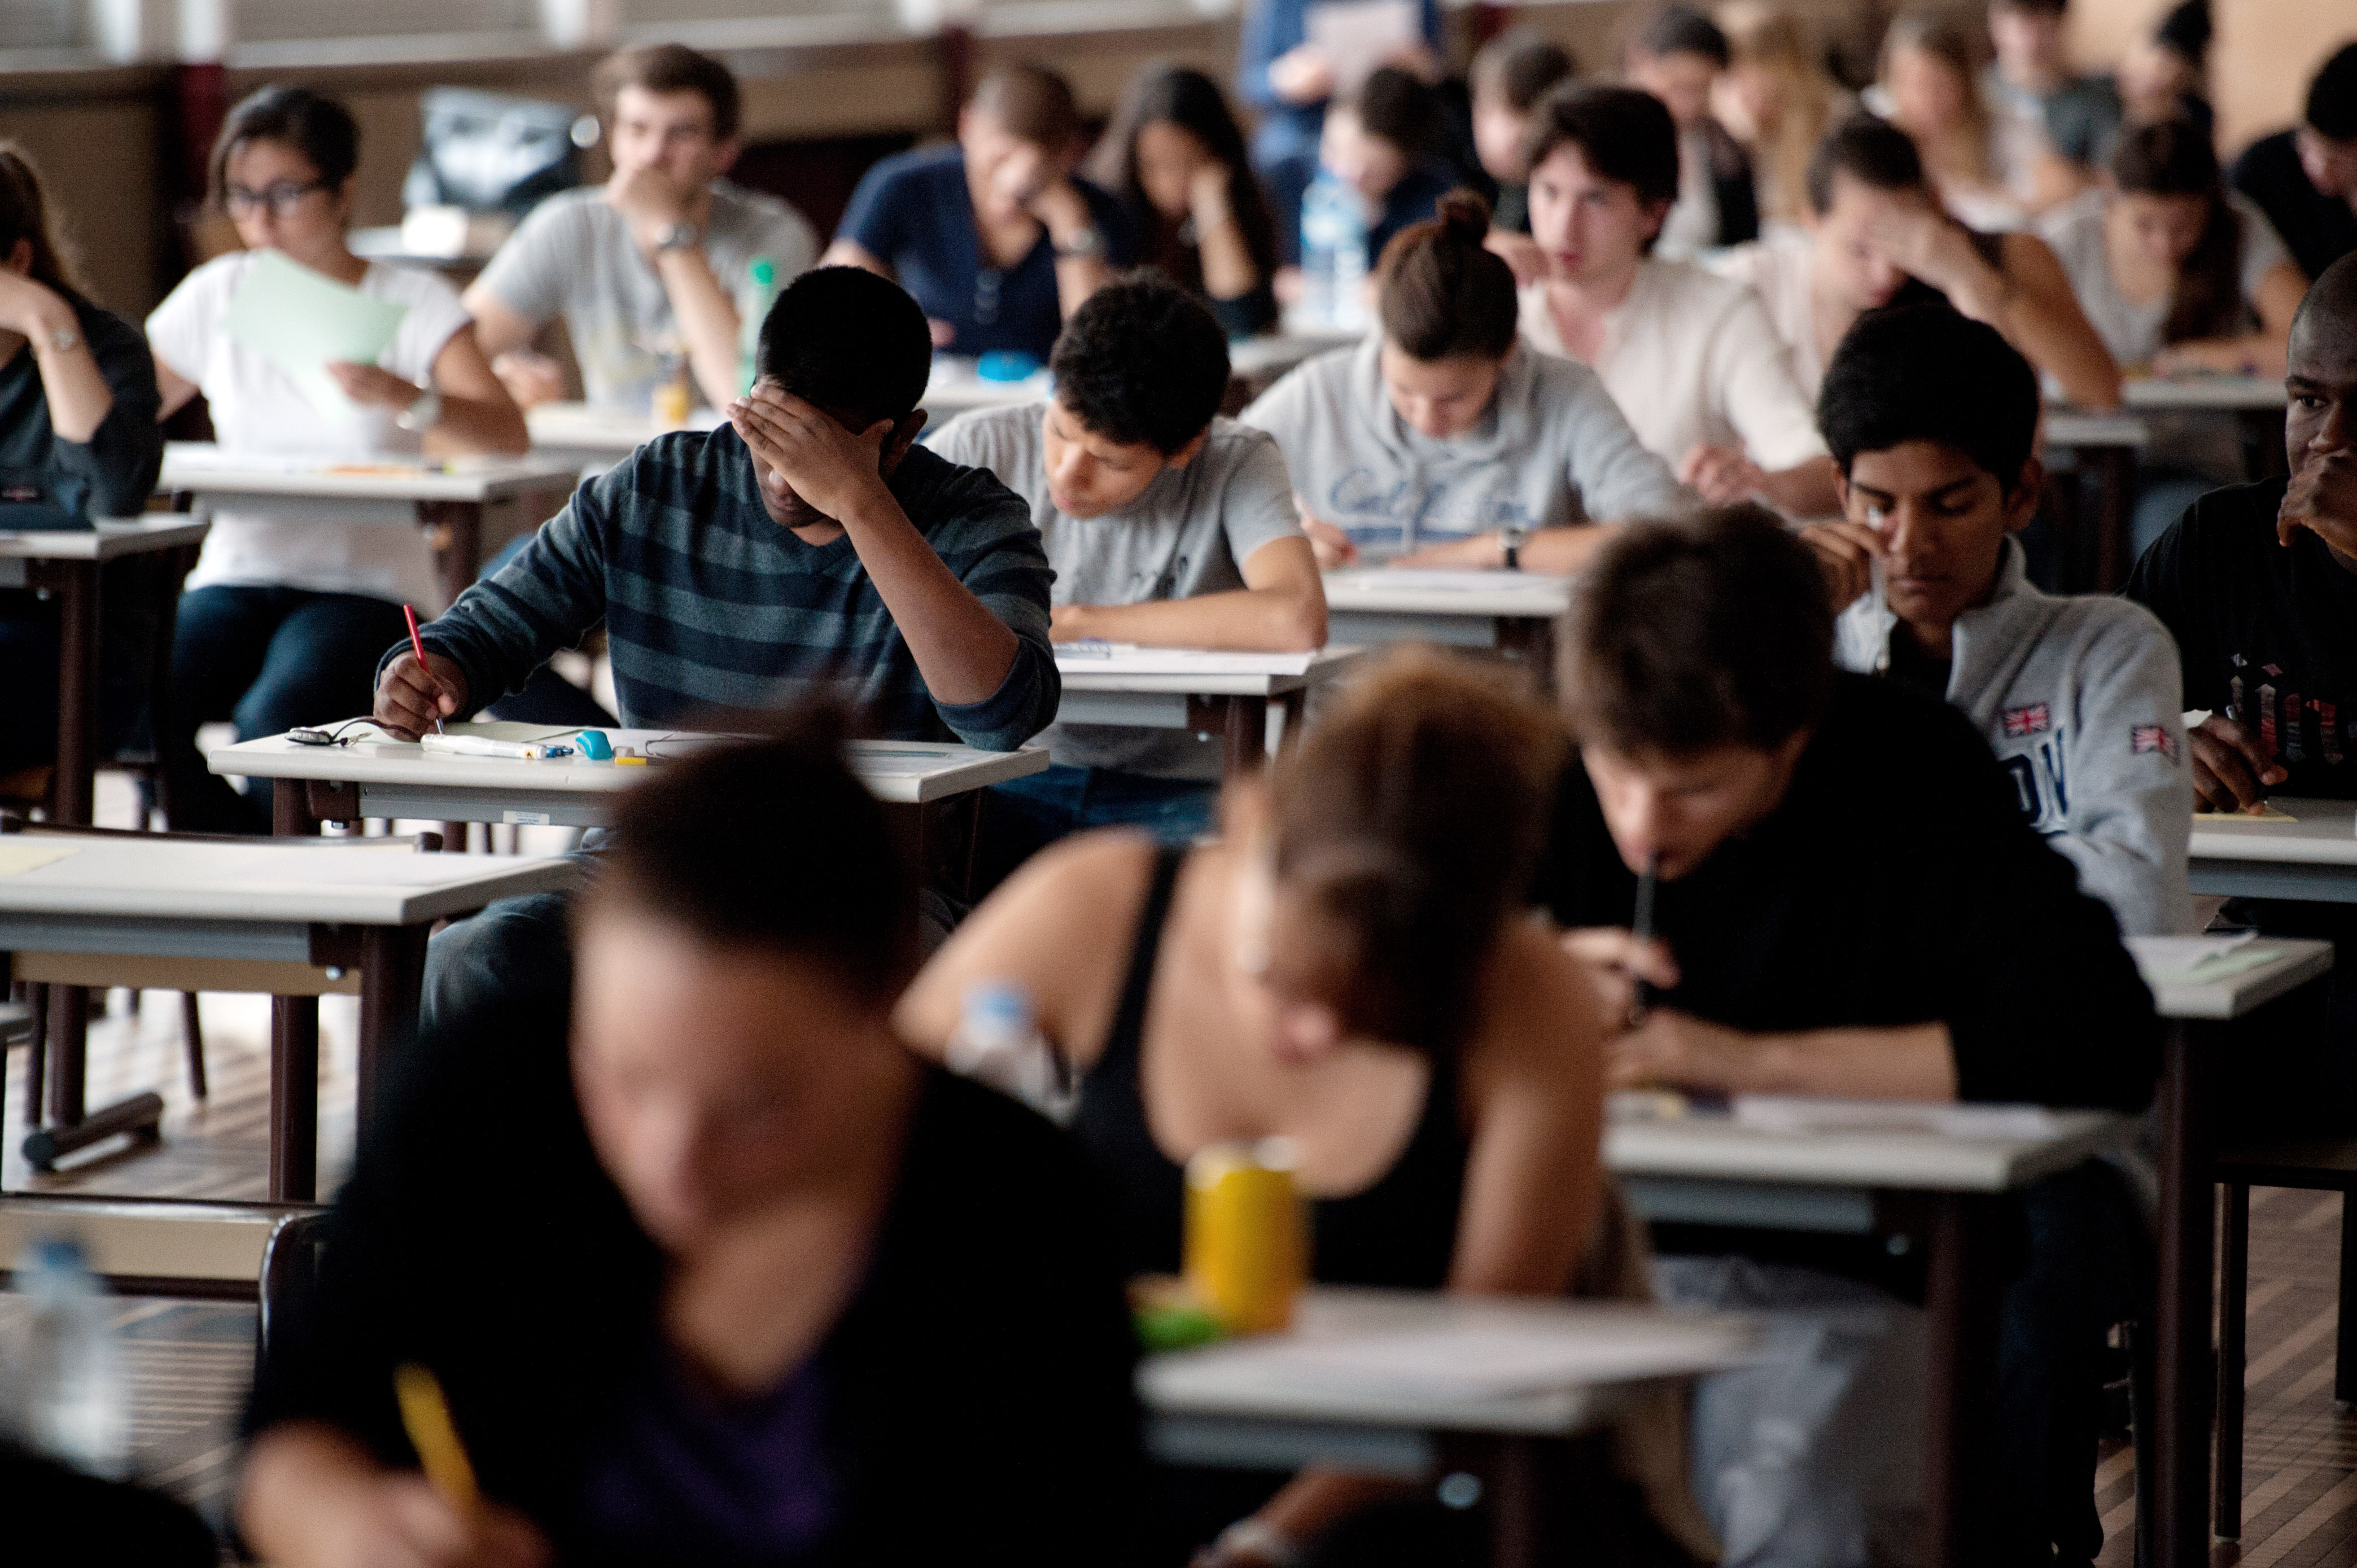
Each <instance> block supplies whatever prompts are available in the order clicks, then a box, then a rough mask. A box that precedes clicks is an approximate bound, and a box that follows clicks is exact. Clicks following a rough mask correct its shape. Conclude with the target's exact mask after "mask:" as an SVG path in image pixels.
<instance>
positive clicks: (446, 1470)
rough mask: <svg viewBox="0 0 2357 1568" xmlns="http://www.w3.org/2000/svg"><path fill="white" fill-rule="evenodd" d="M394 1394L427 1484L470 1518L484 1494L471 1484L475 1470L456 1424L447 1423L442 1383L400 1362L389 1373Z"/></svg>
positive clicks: (432, 1375) (452, 1506) (427, 1372)
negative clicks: (391, 1374) (459, 1439)
mask: <svg viewBox="0 0 2357 1568" xmlns="http://www.w3.org/2000/svg"><path fill="white" fill-rule="evenodd" d="M393 1396H394V1398H395V1399H396V1400H397V1401H398V1402H399V1403H400V1405H401V1425H402V1430H403V1431H404V1432H406V1433H407V1434H409V1445H410V1446H411V1447H412V1448H414V1449H416V1450H417V1461H418V1464H419V1465H420V1466H423V1467H424V1468H425V1478H426V1480H427V1481H429V1482H431V1483H432V1484H433V1487H434V1489H435V1490H436V1491H437V1492H439V1493H441V1494H442V1500H443V1501H444V1502H446V1503H448V1504H449V1505H450V1507H451V1509H453V1510H455V1511H456V1512H457V1513H459V1514H461V1515H465V1516H468V1517H472V1516H473V1515H474V1514H475V1513H476V1512H477V1511H479V1509H481V1508H482V1505H483V1495H482V1491H481V1489H480V1488H479V1487H477V1486H476V1484H475V1466H473V1465H472V1464H470V1463H468V1459H467V1450H466V1447H465V1445H464V1444H460V1443H459V1441H458V1427H457V1423H455V1422H453V1421H452V1420H451V1419H450V1402H449V1401H448V1400H447V1398H445V1397H444V1396H443V1393H442V1384H441V1382H440V1380H437V1379H436V1377H435V1376H434V1374H433V1373H432V1372H429V1371H427V1370H426V1369H425V1368H423V1367H421V1366H419V1365H418V1364H417V1363H416V1362H414V1361H404V1362H403V1363H402V1364H401V1365H400V1366H398V1367H396V1368H394V1369H393Z"/></svg>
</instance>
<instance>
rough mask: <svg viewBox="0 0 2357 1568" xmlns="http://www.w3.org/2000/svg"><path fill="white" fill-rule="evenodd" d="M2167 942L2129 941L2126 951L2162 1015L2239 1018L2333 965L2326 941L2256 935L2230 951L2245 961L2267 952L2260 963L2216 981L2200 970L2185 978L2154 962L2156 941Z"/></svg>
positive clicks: (2152, 940) (2181, 973)
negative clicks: (2206, 976)
mask: <svg viewBox="0 0 2357 1568" xmlns="http://www.w3.org/2000/svg"><path fill="white" fill-rule="evenodd" d="M2168 940H2169V939H2168V938H2158V939H2154V938H2146V937H2130V938H2128V939H2127V945H2128V951H2129V952H2130V953H2131V954H2132V955H2134V957H2135V959H2136V968H2137V970H2138V971H2139V972H2141V973H2142V974H2143V975H2144V983H2145V984H2146V985H2147V986H2149V987H2150V988H2151V990H2152V1004H2153V1007H2154V1008H2155V1010H2156V1011H2158V1013H2159V1014H2160V1015H2161V1016H2162V1017H2164V1018H2189V1019H2227V1018H2239V1017H2241V1016H2242V1015H2244V1014H2245V1013H2248V1012H2250V1011H2252V1010H2253V1009H2254V1008H2256V1007H2258V1006H2260V1005H2261V1004H2265V1003H2268V1002H2272V1001H2274V1000H2275V999H2276V997H2278V996H2281V995H2283V994H2284V993H2286V992H2288V991H2291V990H2294V989H2296V988H2297V987H2298V986H2301V985H2304V984H2306V983H2308V982H2309V981H2311V980H2313V979H2315V978H2316V977H2317V976H2318V975H2319V974H2322V973H2324V972H2327V971H2328V970H2330V969H2331V967H2332V944H2331V943H2330V942H2322V941H2309V940H2304V939H2296V938H2288V937H2255V938H2253V939H2252V940H2250V941H2248V942H2246V943H2244V945H2243V946H2242V947H2240V948H2238V949H2235V950H2233V951H2234V954H2235V956H2237V957H2240V958H2244V959H2245V960H2260V955H2261V954H2265V955H2266V957H2265V958H2264V960H2263V961H2254V962H2251V964H2250V967H2248V968H2237V969H2235V970H2234V971H2233V972H2231V973H2225V974H2221V975H2220V976H2219V977H2218V978H2216V979H2214V980H2205V979H2201V978H2200V972H2199V971H2198V970H2197V971H2195V972H2194V975H2193V978H2190V979H2189V978H2187V977H2186V976H2185V974H2184V972H2182V971H2176V972H2171V971H2169V970H2167V969H2165V968H2163V967H2161V965H2160V964H2158V963H2157V962H2156V961H2155V959H2156V955H2155V953H2154V947H2155V945H2156V943H2165V942H2167V941H2168Z"/></svg>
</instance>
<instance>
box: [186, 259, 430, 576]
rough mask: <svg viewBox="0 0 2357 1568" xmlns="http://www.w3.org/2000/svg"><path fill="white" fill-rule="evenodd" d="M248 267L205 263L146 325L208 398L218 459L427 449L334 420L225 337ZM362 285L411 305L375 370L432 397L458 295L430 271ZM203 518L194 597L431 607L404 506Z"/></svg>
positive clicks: (357, 416)
mask: <svg viewBox="0 0 2357 1568" xmlns="http://www.w3.org/2000/svg"><path fill="white" fill-rule="evenodd" d="M253 258H254V252H251V251H238V252H232V253H231V254H229V255H226V256H220V257H216V258H215V259H213V260H212V261H210V262H207V263H205V264H204V265H203V266H201V267H199V268H198V269H197V270H196V271H195V272H193V273H190V274H188V277H187V278H186V279H185V280H183V281H182V283H181V284H180V286H179V287H178V288H176V289H174V290H173V291H172V293H171V296H170V297H169V298H167V300H165V301H164V303H163V304H161V305H159V306H156V313H155V314H154V315H153V316H150V317H148V318H147V341H148V342H149V343H150V344H152V345H153V346H154V348H155V350H156V358H157V359H158V360H162V361H163V362H164V363H165V364H167V365H168V366H170V367H171V368H172V369H173V370H174V371H178V373H179V374H180V375H182V376H185V377H187V378H188V380H190V381H194V382H196V383H197V385H198V386H199V388H200V389H202V391H203V392H204V394H205V402H206V403H207V404H208V405H209V406H210V409H211V411H212V421H213V433H214V435H216V436H217V437H218V438H219V440H220V442H221V449H222V450H223V451H224V452H241V453H251V454H253V455H256V456H304V457H327V458H344V459H350V460H352V461H365V460H367V459H369V458H372V457H386V456H398V457H414V456H417V455H418V454H419V453H420V452H421V451H422V450H424V441H423V438H422V437H421V436H419V435H417V434H416V433H415V432H414V431H408V430H404V429H402V428H401V427H400V426H399V425H397V424H394V423H393V419H394V417H395V415H396V414H397V413H398V412H399V411H398V410H395V409H390V408H376V407H370V408H355V409H353V410H352V411H350V413H348V414H346V415H344V416H343V417H341V418H330V417H328V415H326V414H324V413H320V412H319V411H318V410H317V408H314V407H313V406H312V405H311V403H310V400H309V399H307V398H306V397H305V396H304V395H303V393H302V392H300V391H299V390H298V389H297V388H296V385H295V382H294V381H292V380H291V379H289V378H288V377H287V375H286V374H285V372H284V371H281V370H279V369H278V367H277V366H275V365H274V364H272V363H271V362H270V361H269V360H265V359H264V358H263V357H262V356H261V355H259V354H257V353H255V352H253V350H252V349H247V348H244V347H242V346H241V345H240V344H238V343H235V342H233V341H231V338H230V335H229V332H228V329H227V327H226V322H227V318H228V315H229V306H230V301H231V299H232V298H233V297H234V296H235V295H236V294H237V290H238V285H240V284H242V283H243V282H244V281H245V274H246V270H247V269H248V268H249V267H251V266H252V265H253ZM359 286H360V290H361V293H362V294H366V295H372V296H373V297H375V298H378V299H383V300H390V301H393V303H395V304H398V305H404V306H408V307H409V313H408V314H407V315H405V316H404V317H402V318H401V325H400V326H399V327H398V328H395V329H394V331H393V342H392V344H391V346H390V347H388V348H387V349H385V351H384V353H383V355H382V357H381V358H380V359H379V360H378V361H377V362H378V363H379V364H381V365H382V366H383V367H384V368H385V369H386V370H388V371H392V372H393V374H394V375H396V376H399V377H400V378H401V379H402V380H404V381H414V382H415V383H416V384H418V385H419V386H430V385H431V384H432V380H433V367H434V360H435V357H436V355H438V354H440V353H441V352H442V347H443V345H444V344H446V343H447V342H448V341H449V340H450V337H451V334H453V333H455V332H457V330H458V329H459V328H462V327H465V326H467V325H468V315H467V309H466V306H462V305H460V304H459V303H458V295H457V290H455V289H453V288H452V287H451V286H450V285H448V284H447V283H445V282H444V281H443V280H442V278H441V277H440V276H439V275H438V274H434V273H430V272H425V271H423V270H419V269H415V268H409V267H388V266H384V265H382V264H380V263H370V264H369V270H368V275H367V276H366V277H364V278H362V279H361V282H360V285H359ZM211 515H212V524H213V526H212V532H210V534H208V535H207V536H206V538H205V547H204V553H203V554H202V555H200V556H199V558H198V561H197V569H196V570H195V571H194V572H193V573H191V574H189V576H188V586H189V587H191V588H206V587H213V586H217V585H230V586H238V587H289V588H307V589H309V590H311V591H312V592H314V593H327V594H365V595H367V596H370V597H371V598H379V599H390V600H393V602H394V603H396V604H402V603H406V604H414V605H415V606H417V607H418V609H419V610H420V612H421V613H423V612H426V611H429V610H438V609H439V608H440V607H441V604H440V600H441V593H440V590H439V589H438V588H437V587H436V582H435V575H434V557H433V552H432V550H431V549H430V548H429V547H428V546H427V544H426V542H425V532H423V531H422V530H421V529H420V528H419V527H418V526H417V510H416V508H415V507H414V506H412V505H410V504H409V503H408V502H405V501H336V500H313V499H287V500H284V501H280V500H269V499H244V498H241V499H239V500H238V501H237V503H236V507H235V510H216V511H214V512H213V513H212V514H211Z"/></svg>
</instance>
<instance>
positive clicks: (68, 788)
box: [49, 561, 98, 989]
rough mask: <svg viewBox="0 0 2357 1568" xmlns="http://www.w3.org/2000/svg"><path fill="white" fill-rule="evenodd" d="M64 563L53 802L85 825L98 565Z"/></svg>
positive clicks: (93, 758) (93, 761)
mask: <svg viewBox="0 0 2357 1568" xmlns="http://www.w3.org/2000/svg"><path fill="white" fill-rule="evenodd" d="M60 564H61V565H63V566H65V567H66V570H64V571H63V572H62V573H60V574H59V575H60V577H61V579H62V580H61V581H60V583H59V589H60V592H59V601H60V602H59V614H58V653H59V679H58V771H57V779H56V781H55V782H54V783H53V784H52V785H51V786H50V789H49V801H50V805H51V808H52V809H53V810H54V811H55V812H56V820H57V821H58V822H59V823H61V824H64V825H68V826H76V827H81V826H87V825H88V824H89V822H90V816H91V798H92V794H93V790H92V786H91V774H92V773H93V771H94V770H95V768H96V767H97V753H98V564H97V563H96V562H94V561H75V562H70V563H60ZM68 989H71V988H70V987H69V988H68Z"/></svg>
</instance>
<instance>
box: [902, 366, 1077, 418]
mask: <svg viewBox="0 0 2357 1568" xmlns="http://www.w3.org/2000/svg"><path fill="white" fill-rule="evenodd" d="M974 363H975V362H974V360H970V359H966V358H963V357H962V356H960V355H956V354H936V355H934V356H933V373H932V378H931V380H930V381H926V383H925V401H924V403H923V404H922V405H921V406H922V407H923V408H924V409H925V411H926V412H927V413H930V414H931V415H932V417H931V419H930V420H928V421H927V422H926V428H927V429H928V430H929V431H930V430H931V429H932V428H934V427H935V426H938V425H941V424H945V423H947V422H948V421H949V420H951V419H953V418H955V417H956V416H957V415H959V414H961V413H967V412H969V411H971V410H974V409H977V408H1012V407H1015V406H1016V405H1017V404H1020V403H1037V402H1039V400H1040V399H1041V398H1043V397H1046V396H1047V395H1048V389H1049V381H1048V372H1047V371H1034V372H1033V373H1032V374H1030V375H1028V376H1026V377H1025V378H1024V379H1023V380H1021V381H985V380H983V379H982V373H981V372H980V371H977V370H976V369H975V368H974Z"/></svg>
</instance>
